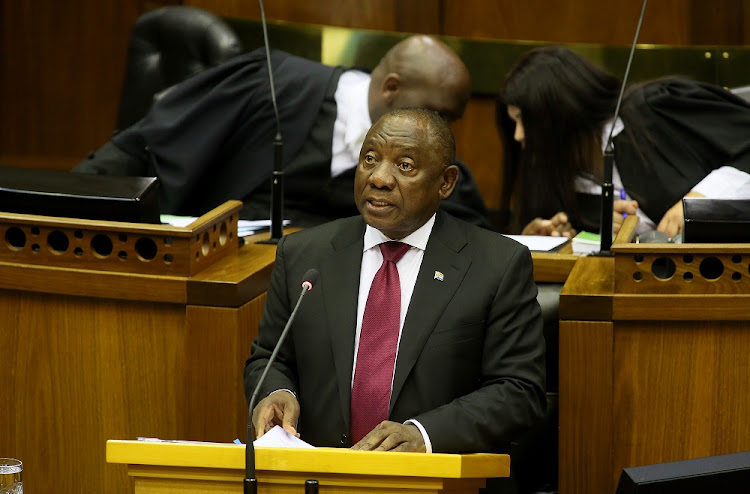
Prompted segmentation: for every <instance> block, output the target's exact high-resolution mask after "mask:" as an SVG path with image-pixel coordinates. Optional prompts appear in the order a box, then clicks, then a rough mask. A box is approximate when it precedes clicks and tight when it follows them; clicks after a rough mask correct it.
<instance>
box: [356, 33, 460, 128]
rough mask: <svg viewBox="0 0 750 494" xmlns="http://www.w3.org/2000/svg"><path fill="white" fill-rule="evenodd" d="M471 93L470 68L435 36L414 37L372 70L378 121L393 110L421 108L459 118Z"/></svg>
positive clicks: (372, 97)
mask: <svg viewBox="0 0 750 494" xmlns="http://www.w3.org/2000/svg"><path fill="white" fill-rule="evenodd" d="M470 92H471V81H470V78H469V71H468V70H467V69H466V66H465V65H464V63H463V62H462V61H461V59H460V58H459V57H458V55H456V53H455V52H454V51H453V50H452V49H451V48H450V47H448V46H447V45H446V44H444V43H443V42H441V41H440V40H438V39H436V38H433V37H432V36H426V35H416V36H410V37H408V38H406V39H405V40H403V41H401V42H400V43H398V44H397V45H395V46H394V47H393V48H391V49H390V50H389V51H388V53H386V54H385V56H384V57H383V58H382V60H381V61H380V63H379V64H378V65H377V67H375V69H374V70H373V71H372V82H371V83H370V94H369V106H370V118H371V119H372V121H373V122H376V121H377V120H378V119H379V118H380V117H381V116H382V115H383V114H384V113H385V112H387V111H389V110H393V109H396V108H406V107H419V108H427V109H430V110H433V111H436V112H437V113H439V114H440V115H441V116H442V117H443V118H444V119H446V120H447V121H453V120H457V119H459V118H461V116H462V115H463V113H464V109H465V108H466V102H467V101H468V100H469V95H470Z"/></svg>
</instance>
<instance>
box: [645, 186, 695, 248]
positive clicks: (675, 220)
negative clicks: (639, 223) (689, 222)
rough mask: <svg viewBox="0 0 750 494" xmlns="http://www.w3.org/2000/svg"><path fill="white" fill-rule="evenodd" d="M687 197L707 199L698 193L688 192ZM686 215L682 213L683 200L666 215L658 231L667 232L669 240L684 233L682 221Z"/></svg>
mask: <svg viewBox="0 0 750 494" xmlns="http://www.w3.org/2000/svg"><path fill="white" fill-rule="evenodd" d="M685 197H705V196H704V195H703V194H700V193H698V192H688V193H687V194H685ZM683 216H684V213H683V211H682V199H680V200H679V201H677V204H675V205H674V206H672V207H671V208H669V209H668V210H667V212H666V213H664V216H662V218H661V221H660V222H659V224H658V225H657V226H656V229H657V230H659V231H660V232H666V234H667V235H668V236H669V238H672V237H674V236H675V235H677V234H678V233H680V232H681V231H682V220H683Z"/></svg>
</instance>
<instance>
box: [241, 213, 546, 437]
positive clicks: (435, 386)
mask: <svg viewBox="0 0 750 494" xmlns="http://www.w3.org/2000/svg"><path fill="white" fill-rule="evenodd" d="M364 231H365V223H364V221H363V220H362V218H361V217H359V216H357V217H352V218H346V219H341V220H336V221H334V222H331V223H327V224H324V225H321V226H319V227H316V228H311V229H309V230H305V231H302V232H299V233H293V234H291V235H288V236H286V237H283V238H282V239H281V241H280V242H279V245H278V250H277V255H276V264H275V266H274V270H273V274H272V276H271V284H270V286H269V289H268V298H267V300H266V307H265V314H264V316H263V318H262V320H261V322H260V325H259V336H258V339H257V340H256V341H255V342H254V343H253V348H252V355H251V357H250V358H249V359H248V361H247V364H246V367H245V392H246V394H247V396H248V398H249V396H250V395H251V393H252V391H253V390H254V388H255V386H256V384H257V379H258V377H259V376H260V374H261V372H262V370H263V367H264V366H265V365H266V363H267V360H268V357H269V355H270V353H271V351H272V349H273V347H274V344H275V343H276V341H277V340H278V337H279V334H280V333H281V331H282V329H283V327H284V325H285V323H286V321H287V319H288V318H289V315H290V312H291V310H292V309H293V306H294V304H295V303H296V300H297V298H298V297H299V295H300V293H301V286H300V284H301V282H302V277H303V276H304V274H305V272H306V271H307V270H308V269H309V268H313V267H314V268H317V269H318V270H319V272H320V275H319V278H318V281H317V283H316V286H315V288H314V289H313V290H312V291H311V292H310V293H309V294H308V295H307V296H306V297H305V299H304V300H303V301H302V304H301V305H300V308H299V310H298V312H297V315H296V319H295V320H294V322H293V325H292V328H291V332H290V334H289V335H288V337H287V339H286V340H285V341H284V343H283V345H282V347H281V350H280V352H279V354H278V357H277V361H276V362H275V363H274V365H273V366H272V369H271V370H270V372H269V374H268V376H267V378H266V381H265V382H264V385H263V387H262V389H261V390H260V393H259V400H260V398H262V397H265V396H266V395H267V394H268V393H270V392H271V391H274V390H276V389H282V388H287V389H291V390H292V391H294V392H295V393H296V394H297V396H298V398H299V402H300V407H301V415H300V422H299V427H298V430H299V432H300V433H301V437H302V439H304V440H305V441H308V442H310V443H311V444H313V445H317V446H350V444H351V441H350V439H349V420H350V409H349V407H350V398H351V380H352V369H353V359H354V335H355V328H356V311H357V296H358V294H357V292H358V288H359V273H360V265H361V261H362V250H363V245H364V243H363V242H364V241H363V236H364ZM435 271H440V272H442V273H443V274H444V280H443V281H439V280H437V279H435V276H434V274H435ZM532 271H533V266H532V262H531V255H530V254H529V251H528V250H527V249H526V248H525V247H523V246H521V245H520V244H518V243H516V242H514V241H512V240H509V239H507V238H505V237H503V236H501V235H499V234H497V233H494V232H490V231H487V230H484V229H481V228H478V227H475V226H473V225H470V224H468V223H465V222H463V221H461V220H457V219H455V218H453V217H452V216H450V215H448V214H447V213H443V212H438V214H437V218H436V221H435V225H434V227H433V230H432V233H431V235H430V238H429V241H428V244H427V248H426V250H425V254H424V258H423V261H422V266H421V269H420V272H419V275H418V277H417V281H416V285H415V288H414V293H413V296H412V299H411V303H410V305H409V310H408V312H407V315H406V320H405V322H404V328H403V332H402V336H401V343H400V347H399V354H398V357H397V362H396V371H395V377H394V382H393V393H392V397H391V408H390V417H389V418H390V420H394V421H397V422H403V421H405V420H407V419H410V418H414V419H417V420H419V422H421V423H422V425H423V426H424V427H425V429H426V430H427V433H428V434H429V436H430V440H431V441H432V445H433V450H434V451H436V452H472V451H473V452H478V451H500V450H503V449H504V448H505V447H507V445H508V443H509V442H510V441H511V440H514V439H515V438H517V437H518V436H519V435H520V434H521V433H522V432H523V431H524V430H525V429H526V428H528V427H529V426H530V425H532V424H533V423H534V422H535V421H536V420H537V419H538V418H539V417H540V416H541V415H542V413H543V411H544V408H545V398H544V377H545V372H544V338H543V336H542V319H541V313H540V309H539V305H538V304H537V301H536V294H537V290H536V286H535V284H534V280H533V277H532Z"/></svg>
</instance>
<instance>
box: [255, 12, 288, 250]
mask: <svg viewBox="0 0 750 494" xmlns="http://www.w3.org/2000/svg"><path fill="white" fill-rule="evenodd" d="M259 4H260V20H261V25H262V26H263V41H264V42H265V46H266V63H267V64H268V83H269V85H270V87H271V103H272V104H273V113H274V116H275V117H276V137H274V140H273V174H272V176H271V237H270V238H269V239H268V240H260V241H258V242H257V243H259V244H278V243H279V240H281V237H282V236H283V235H284V170H283V169H282V168H283V163H284V162H283V148H284V143H283V141H282V139H281V118H280V117H279V107H278V105H277V104H276V88H275V85H274V82H273V69H272V68H271V49H270V48H269V44H268V29H267V28H266V12H265V10H264V8H263V0H259Z"/></svg>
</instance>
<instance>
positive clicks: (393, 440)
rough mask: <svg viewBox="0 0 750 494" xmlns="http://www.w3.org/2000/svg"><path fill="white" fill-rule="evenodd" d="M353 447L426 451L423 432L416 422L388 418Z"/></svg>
mask: <svg viewBox="0 0 750 494" xmlns="http://www.w3.org/2000/svg"><path fill="white" fill-rule="evenodd" d="M352 449H358V450H362V451H415V452H417V453H424V452H426V451H427V447H426V446H425V444H424V438H423V437H422V433H421V432H419V429H417V426H416V425H414V424H406V425H404V424H399V423H397V422H389V421H387V420H385V421H383V422H381V423H380V424H379V425H378V426H377V427H375V428H374V429H373V430H371V431H370V433H369V434H367V435H366V436H365V437H363V438H362V439H361V440H360V441H359V442H358V443H357V444H355V445H354V446H352Z"/></svg>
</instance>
